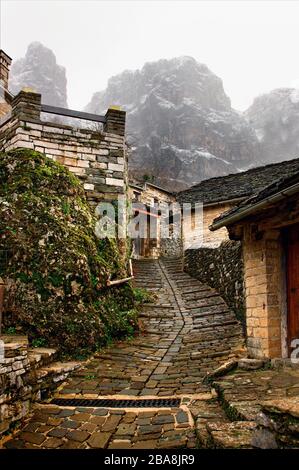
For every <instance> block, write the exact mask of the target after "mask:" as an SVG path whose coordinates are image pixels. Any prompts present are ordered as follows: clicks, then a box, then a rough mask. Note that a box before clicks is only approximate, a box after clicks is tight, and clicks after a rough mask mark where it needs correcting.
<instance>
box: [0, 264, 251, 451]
mask: <svg viewBox="0 0 299 470" xmlns="http://www.w3.org/2000/svg"><path fill="white" fill-rule="evenodd" d="M134 274H135V285H136V287H143V288H146V289H147V290H149V291H150V292H153V294H154V301H153V303H151V304H146V305H144V307H143V310H142V312H141V314H140V320H141V322H142V329H141V333H140V335H138V336H137V337H136V338H134V339H133V340H131V341H127V342H122V343H118V344H116V345H114V346H113V347H110V348H107V349H105V350H102V351H101V352H100V353H99V354H97V355H96V356H95V357H94V358H93V359H91V360H90V361H88V363H87V364H86V365H85V366H84V367H83V368H82V369H80V370H77V371H75V372H74V373H72V375H71V376H70V377H69V378H68V379H67V381H66V382H64V383H63V385H62V386H60V387H59V388H58V389H57V391H56V393H55V398H86V399H95V398H103V397H105V398H114V399H117V398H118V399H119V398H122V399H123V398H128V399H136V400H138V399H144V398H168V397H169V398H175V397H180V398H181V404H180V406H179V407H178V408H167V407H165V408H154V409H153V408H148V409H143V408H138V405H137V406H136V408H132V409H131V408H130V409H125V408H124V409H121V408H120V409H118V408H117V409H116V408H112V409H111V408H110V409H109V408H107V409H104V408H90V407H74V406H73V407H67V406H56V405H50V404H49V403H46V402H41V403H38V404H35V405H34V407H33V412H32V414H31V416H29V417H28V419H26V421H25V422H24V423H23V425H22V427H21V429H18V431H17V432H15V433H14V434H13V435H11V436H9V437H8V438H7V439H6V440H5V442H4V444H3V446H4V447H6V448H180V447H187V448H194V447H196V446H197V445H198V440H197V431H196V427H197V426H196V420H197V419H198V417H199V416H201V417H202V419H203V421H204V420H205V415H207V414H208V415H209V413H212V418H211V419H212V421H213V419H214V418H215V416H217V417H219V416H221V417H223V410H222V409H221V407H220V405H219V404H218V403H217V400H216V402H215V394H213V393H212V392H211V388H210V386H209V385H206V384H204V383H203V379H204V377H205V376H206V374H207V373H208V372H210V371H212V370H214V369H215V368H217V367H219V366H221V365H222V364H224V363H225V362H227V361H228V360H229V359H232V358H235V357H240V356H242V355H244V344H243V343H244V341H243V337H242V330H241V326H240V324H239V323H238V321H237V320H236V318H235V315H234V314H233V312H231V311H230V309H229V308H228V307H227V305H226V303H225V302H224V300H223V299H222V298H221V296H220V295H219V294H218V293H217V292H216V291H215V290H214V289H212V288H210V287H209V286H207V285H204V284H202V283H201V282H199V281H198V280H196V279H193V278H192V277H190V276H189V275H188V274H185V273H183V271H182V266H181V263H180V261H179V260H163V261H162V260H155V261H153V260H151V261H135V263H134ZM223 419H224V421H225V418H223Z"/></svg>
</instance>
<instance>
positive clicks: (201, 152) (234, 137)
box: [86, 56, 258, 189]
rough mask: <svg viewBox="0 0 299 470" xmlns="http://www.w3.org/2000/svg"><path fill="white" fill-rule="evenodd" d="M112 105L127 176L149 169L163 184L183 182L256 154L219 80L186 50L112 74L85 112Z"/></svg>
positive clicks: (232, 167) (228, 169)
mask: <svg viewBox="0 0 299 470" xmlns="http://www.w3.org/2000/svg"><path fill="white" fill-rule="evenodd" d="M113 104H115V105H117V104H118V105H121V106H122V107H123V109H125V110H126V111H127V122H128V124H127V131H128V136H129V140H131V143H132V145H134V150H133V152H132V156H131V158H130V171H131V172H132V174H133V175H134V177H137V178H138V177H139V178H142V177H143V175H151V176H153V177H154V178H155V181H156V183H158V184H163V185H164V186H167V187H169V188H170V189H173V187H174V184H173V182H174V181H175V184H176V188H177V187H180V188H183V187H186V186H189V185H190V184H194V183H197V182H199V181H201V180H202V179H205V178H208V177H211V176H219V175H222V174H227V173H232V172H234V171H239V170H240V169H242V168H243V167H248V166H250V165H252V162H256V161H257V148H258V139H257V137H256V135H255V133H254V131H253V130H252V129H251V127H250V126H249V125H248V123H247V121H246V119H245V118H244V116H242V115H241V114H240V113H238V112H237V111H234V110H233V109H232V108H231V103H230V99H229V97H228V96H227V95H226V94H225V92H224V89H223V84H222V80H221V79H220V78H219V77H217V76H216V75H215V74H214V73H213V72H211V71H210V70H209V68H208V67H207V66H206V65H204V64H200V63H198V62H197V61H196V60H195V59H194V58H192V57H188V56H183V57H177V58H174V59H170V60H166V59H161V60H159V61H156V62H150V63H146V64H145V65H144V66H143V68H142V69H141V70H137V71H125V72H123V73H121V74H119V75H117V76H115V77H112V78H111V79H110V80H109V81H108V86H107V88H106V90H104V91H101V92H97V93H95V94H94V95H93V97H92V99H91V101H90V103H89V104H88V105H87V107H86V111H89V112H95V113H99V114H102V113H103V112H104V111H105V110H106V109H107V108H108V107H109V106H110V105H113ZM255 164H256V163H255ZM162 175H163V176H162Z"/></svg>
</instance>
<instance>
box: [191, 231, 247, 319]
mask: <svg viewBox="0 0 299 470" xmlns="http://www.w3.org/2000/svg"><path fill="white" fill-rule="evenodd" d="M184 270H185V271H186V272H187V273H188V274H190V275H191V276H193V277H196V278H197V279H199V280H200V281H202V282H203V283H206V284H208V285H210V286H212V287H214V288H215V289H217V290H218V291H219V293H220V294H221V295H222V296H223V298H224V299H225V301H226V302H227V304H228V305H229V306H230V307H231V308H232V309H233V310H234V312H235V313H236V316H237V317H238V318H239V319H240V320H241V321H242V323H243V325H244V324H245V297H244V282H243V259H242V249H241V243H240V242H234V241H230V240H228V241H224V242H222V243H221V245H220V246H219V247H218V248H208V247H203V248H199V249H189V250H187V251H185V254H184Z"/></svg>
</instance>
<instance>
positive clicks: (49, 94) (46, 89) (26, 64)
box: [9, 42, 67, 108]
mask: <svg viewBox="0 0 299 470" xmlns="http://www.w3.org/2000/svg"><path fill="white" fill-rule="evenodd" d="M24 87H29V88H33V89H34V90H35V91H37V92H39V93H41V94H42V102H43V103H45V104H50V105H52V106H61V107H63V108H66V107H67V80H66V72H65V68H64V67H62V66H61V65H58V64H57V62H56V57H55V54H54V53H53V52H52V51H51V49H48V48H47V47H45V46H43V44H41V43H40V42H33V43H31V44H30V45H29V46H28V49H27V52H26V55H25V57H23V58H21V59H18V60H16V61H13V62H12V67H11V71H10V80H9V88H10V91H11V92H12V93H14V94H16V93H18V92H19V91H20V90H21V89H22V88H24Z"/></svg>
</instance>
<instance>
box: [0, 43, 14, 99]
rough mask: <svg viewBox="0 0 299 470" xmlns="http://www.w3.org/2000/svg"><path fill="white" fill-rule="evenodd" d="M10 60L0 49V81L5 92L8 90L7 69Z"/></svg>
mask: <svg viewBox="0 0 299 470" xmlns="http://www.w3.org/2000/svg"><path fill="white" fill-rule="evenodd" d="M11 61H12V59H11V58H10V57H9V56H8V55H7V54H5V52H4V51H3V50H2V49H0V80H1V85H2V86H3V87H4V89H5V90H8V79H9V69H10V64H11Z"/></svg>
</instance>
